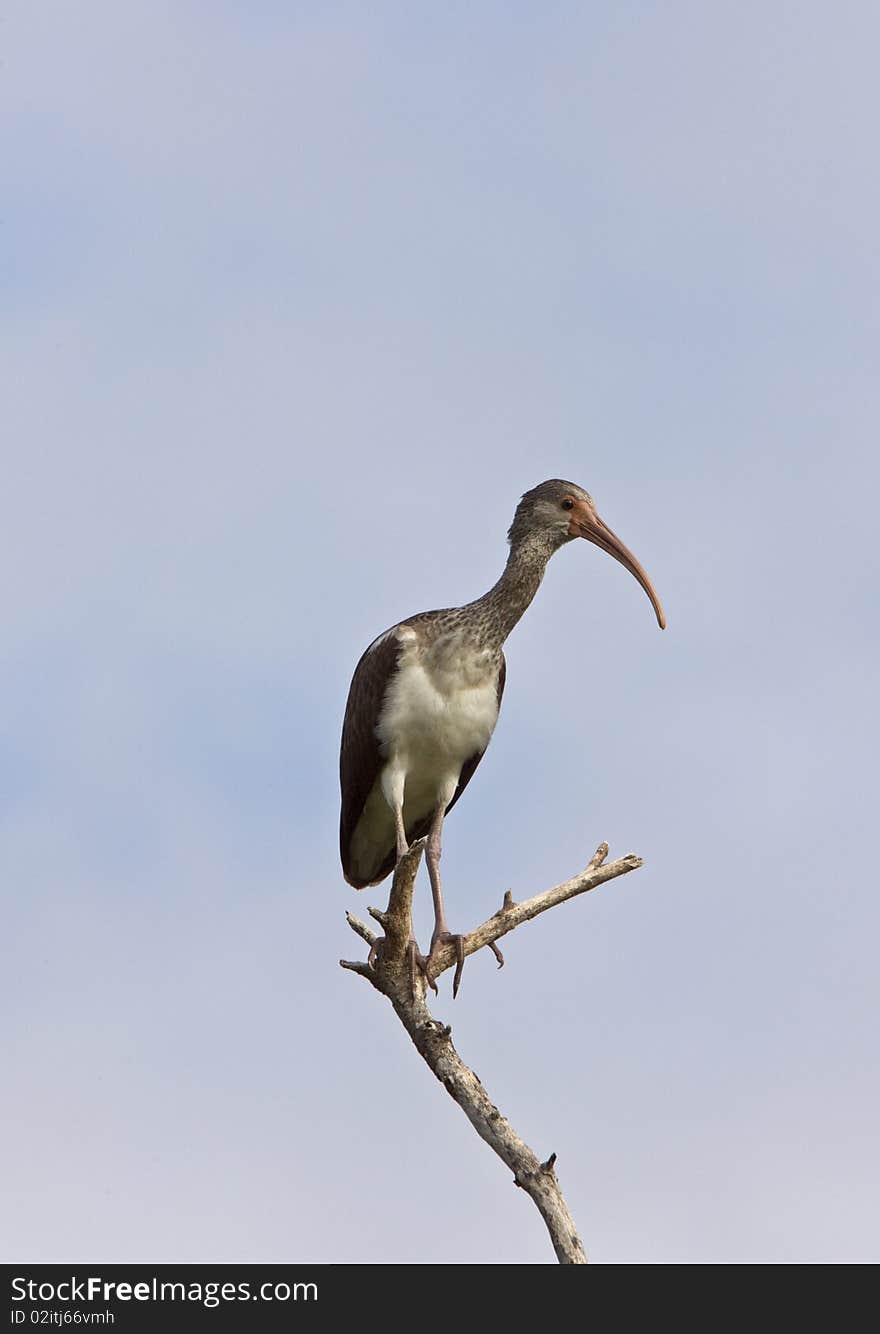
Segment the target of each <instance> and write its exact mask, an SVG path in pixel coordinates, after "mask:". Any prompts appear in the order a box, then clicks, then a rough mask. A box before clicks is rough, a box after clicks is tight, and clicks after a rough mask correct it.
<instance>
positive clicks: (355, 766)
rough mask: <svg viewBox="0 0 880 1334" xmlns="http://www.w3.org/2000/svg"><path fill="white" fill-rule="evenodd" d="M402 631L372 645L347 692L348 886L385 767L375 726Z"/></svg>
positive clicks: (343, 780)
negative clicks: (364, 818)
mask: <svg viewBox="0 0 880 1334" xmlns="http://www.w3.org/2000/svg"><path fill="white" fill-rule="evenodd" d="M398 628H399V627H398V626H396V625H395V626H393V627H392V629H390V630H388V631H387V632H386V633H385V634H384V635H380V636H379V638H378V639H376V640H374V642H373V643H372V644H371V645H370V647H369V648H368V649H367V650H366V652H365V653H364V655H363V657H362V658H361V660H360V662H359V663H358V665H357V667H355V669H354V676H353V677H352V678H351V685H350V687H349V690H348V703H347V704H346V706H345V718H344V720H343V723H342V745H341V746H340V750H339V784H340V787H341V788H342V811H341V814H340V817H339V852H340V855H341V857H342V869H343V871H344V872H345V878H346V880H349V882H350V883H352V882H351V880H350V877H351V874H352V871H351V866H350V862H349V858H350V849H351V839H352V835H353V834H354V831H355V828H356V826H357V822H358V820H359V819H360V817H361V812H362V810H363V809H364V802H365V801H366V800H367V797H368V796H369V795H370V792H371V791H372V787H373V784H374V783H375V781H376V779H377V777H378V776H379V771H380V770H381V768H382V763H383V761H382V756H381V754H380V752H379V738H378V737H377V735H376V724H377V723H378V721H379V713H380V711H381V708H382V700H383V699H384V697H385V690H386V688H387V686H388V681H389V679H390V677H392V676H393V675H394V672H395V671H396V670H397V663H398V659H399V657H400V652H401V649H402V647H403V645H402V643H401V640H400V637H399V635H398V633H397V631H398ZM386 874H387V872H386Z"/></svg>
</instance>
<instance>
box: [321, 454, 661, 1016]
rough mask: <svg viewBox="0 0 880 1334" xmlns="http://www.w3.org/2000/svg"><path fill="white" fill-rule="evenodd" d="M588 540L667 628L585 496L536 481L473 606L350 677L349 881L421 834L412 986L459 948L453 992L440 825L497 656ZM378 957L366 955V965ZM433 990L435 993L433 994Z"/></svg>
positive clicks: (403, 639)
mask: <svg viewBox="0 0 880 1334" xmlns="http://www.w3.org/2000/svg"><path fill="white" fill-rule="evenodd" d="M578 537H584V538H586V539H587V541H588V542H592V543H594V544H595V545H596V546H597V547H601V549H602V550H603V551H607V552H608V555H609V556H613V557H614V559H615V560H618V561H620V563H621V565H623V566H624V567H625V569H627V570H629V572H630V574H632V575H634V576H635V578H636V579H637V580H638V582H639V583H640V584H641V586H642V588H643V589H644V590H645V592H646V593H647V595H648V597H649V598H650V599H651V604H652V606H653V608H654V612H655V614H656V616H657V621H658V623H659V625H660V628H661V629H663V628H665V625H666V621H665V618H664V616H663V608H662V607H661V606H660V600H659V598H658V597H657V594H656V593H655V592H654V588H653V586H652V584H651V581H650V579H649V578H648V576H647V574H646V573H645V571H644V570H643V569H642V567H641V565H640V564H639V562H638V561H637V560H636V558H635V556H634V555H633V554H632V552H631V551H629V550H628V548H627V547H625V546H624V545H623V543H622V542H621V540H620V538H619V537H616V536H615V534H614V533H612V531H611V529H610V528H609V527H608V526H607V525H606V524H605V523H603V521H602V520H601V519H600V518H599V515H598V514H597V513H596V507H595V505H594V504H593V501H592V498H591V497H590V496H589V495H588V494H587V492H586V491H584V490H582V489H581V487H579V486H575V485H574V484H573V483H572V482H563V481H559V480H558V479H555V480H552V481H548V482H542V483H541V484H540V486H536V487H535V488H534V489H533V490H532V491H527V492H526V494H525V495H524V496H523V498H522V500H521V501H520V502H519V504H518V506H517V508H516V513H515V514H514V517H513V523H512V524H511V526H510V531H509V533H508V535H507V538H508V541H509V543H510V554H509V556H508V558H507V564H506V566H505V568H504V572H503V574H502V575H501V578H500V579H499V580H498V582H497V583H496V584H495V585H494V587H493V588H490V589H489V592H488V593H484V594H483V596H482V597H480V598H477V600H476V601H475V602H469V603H467V605H466V606H464V607H449V608H446V609H444V610H441V611H423V612H420V613H419V614H418V615H417V616H408V617H407V618H406V620H404V621H400V622H398V624H397V625H393V626H392V627H391V629H390V630H386V631H385V633H384V634H382V635H380V636H379V638H378V639H374V640H373V643H372V644H371V645H370V646H369V648H368V649H367V650H366V652H365V653H364V655H363V657H362V658H361V660H360V662H359V663H358V665H357V667H356V668H355V673H354V676H353V678H352V682H351V687H350V689H349V693H348V703H347V704H346V708H345V720H344V722H343V725H342V748H341V753H340V758H339V775H340V782H341V786H342V814H341V819H340V824H339V847H340V852H341V855H342V867H343V871H344V873H345V878H346V880H347V881H348V883H349V884H350V885H354V887H355V888H356V889H363V888H364V887H365V886H367V885H377V884H378V883H379V882H380V881H381V880H384V879H385V877H386V876H387V875H388V874H389V872H391V871H393V870H394V868H395V866H396V865H397V862H398V861H399V860H400V858H401V857H402V856H403V854H404V853H405V852H406V851H407V849H408V848H409V845H410V844H411V843H412V842H413V841H414V840H415V839H418V838H422V837H423V836H424V835H425V834H427V836H428V841H427V846H426V849H425V860H426V862H427V864H428V876H429V878H430V881H431V894H432V896H433V899H434V931H433V935H432V936H431V948H430V951H429V953H428V957H427V958H423V957H422V956H421V955H420V954H419V953H418V949H417V946H416V943H415V941H411V942H410V967H411V969H412V973H413V978H415V969H416V967H417V966H418V967H420V968H421V969H422V971H423V972H424V974H425V977H426V978H427V980H428V982H429V983H430V984H431V985H432V986H434V981H433V978H432V976H431V966H432V963H433V962H434V959H435V956H436V953H437V949H438V946H439V945H440V944H441V943H442V942H443V941H447V940H450V941H452V942H453V944H454V945H455V948H456V952H457V956H458V964H459V970H458V971H457V974H456V981H455V984H454V987H453V995H454V994H455V991H456V990H457V987H458V977H459V976H460V968H461V964H462V963H463V961H464V947H463V937H461V936H454V935H451V934H450V932H449V929H448V927H447V924H446V915H445V913H444V911H443V895H442V892H441V888H440V840H441V834H442V829H443V818H444V816H445V815H446V813H447V811H450V810H451V809H452V807H453V806H454V805H455V803H456V802H457V801H458V799H459V797H460V796H461V794H462V792H463V791H464V790H465V788H466V787H467V785H468V783H469V782H470V780H471V777H472V776H473V773H474V770H475V769H476V767H477V765H478V764H479V763H480V760H481V759H482V758H483V755H484V753H485V750H486V747H487V746H488V744H489V740H490V738H491V736H492V733H493V731H494V730H495V723H496V722H497V720H498V709H499V706H500V704H501V696H502V693H503V691H504V677H505V672H506V665H505V661H504V654H503V652H502V646H503V644H504V641H505V640H506V639H507V636H508V635H509V634H510V632H511V630H512V629H513V627H514V626H515V625H516V623H517V621H518V620H519V618H520V617H521V616H522V614H523V612H524V611H525V609H526V607H528V605H529V603H530V602H531V600H532V598H533V597H534V596H535V594H536V593H537V591H538V587H539V585H540V583H541V580H542V579H543V577H544V570H545V569H546V566H547V562H548V561H549V559H550V557H551V556H552V555H553V554H554V552H556V551H558V550H559V548H560V547H563V546H565V545H566V543H568V542H571V541H573V540H574V539H575V538H578ZM374 955H375V947H374V950H373V951H371V959H372V958H373V957H374ZM435 989H436V988H435Z"/></svg>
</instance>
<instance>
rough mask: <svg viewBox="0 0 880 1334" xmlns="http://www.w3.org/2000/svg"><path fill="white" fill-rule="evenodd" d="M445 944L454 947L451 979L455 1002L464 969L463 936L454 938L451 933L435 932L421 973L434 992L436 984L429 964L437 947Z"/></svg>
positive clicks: (434, 955)
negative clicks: (453, 968) (453, 966)
mask: <svg viewBox="0 0 880 1334" xmlns="http://www.w3.org/2000/svg"><path fill="white" fill-rule="evenodd" d="M446 944H450V945H454V946H455V976H454V977H453V979H452V999H453V1000H455V998H456V996H457V995H458V988H459V984H460V982H461V974H462V970H463V969H464V936H455V935H453V934H452V932H451V931H439V932H437V931H435V932H434V935H433V936H432V937H431V950H430V953H429V954H428V957H427V959H426V960H425V966H424V968H423V970H422V971H423V972H424V974H425V981H426V982H427V983H428V985H429V986H430V987H432V988H433V989H434V991H435V992H436V990H437V984H436V983H435V981H434V979H433V977H432V976H431V964H432V963H433V962H434V959H435V957H436V955H437V953H438V949H437V947H438V945H446Z"/></svg>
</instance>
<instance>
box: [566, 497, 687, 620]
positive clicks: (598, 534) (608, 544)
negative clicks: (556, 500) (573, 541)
mask: <svg viewBox="0 0 880 1334" xmlns="http://www.w3.org/2000/svg"><path fill="white" fill-rule="evenodd" d="M568 531H569V534H570V536H572V537H585V538H586V539H587V541H588V542H592V543H593V545H594V546H597V547H601V549H602V550H603V551H607V552H608V555H609V556H613V557H614V559H615V560H617V561H620V563H621V565H622V566H623V567H624V569H626V570H629V572H630V574H631V575H632V576H633V578H635V579H638V581H639V583H640V584H641V585H642V588H643V589H644V590H645V592H646V593H647V594H648V597H649V598H650V599H651V606H652V607H653V608H654V614H655V615H656V617H657V624H658V625H659V626H660V629H661V630H665V629H666V617H665V616H664V615H663V608H662V607H661V605H660V599H659V598H658V596H657V594H656V593H655V591H654V585H653V584H652V583H651V580H650V579H649V578H648V576H647V574H646V573H645V571H644V570H643V569H642V567H641V565H640V564H639V562H638V561H637V560H636V558H635V556H634V555H633V554H632V552H631V551H630V549H629V547H625V546H624V545H623V543H622V542H621V540H620V538H619V537H618V536H617V534H616V533H612V531H611V529H610V528H609V527H608V525H607V523H605V522H604V521H603V520H602V519H600V518H599V516H598V514H597V513H596V511H595V510H594V509H593V508H592V506H590V505H587V504H583V503H582V504H579V505H578V506H577V509H575V510H574V511H573V512H572V516H571V524H570V525H569V529H568Z"/></svg>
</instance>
